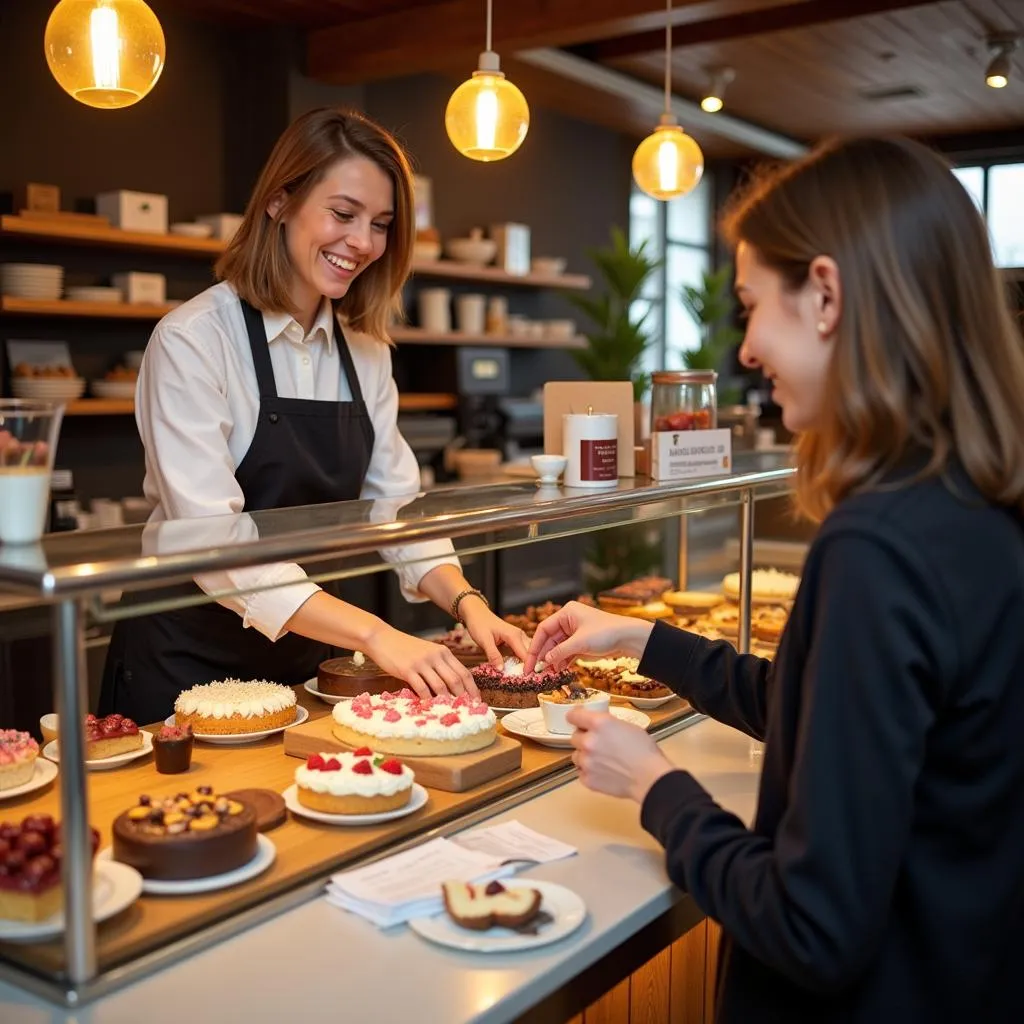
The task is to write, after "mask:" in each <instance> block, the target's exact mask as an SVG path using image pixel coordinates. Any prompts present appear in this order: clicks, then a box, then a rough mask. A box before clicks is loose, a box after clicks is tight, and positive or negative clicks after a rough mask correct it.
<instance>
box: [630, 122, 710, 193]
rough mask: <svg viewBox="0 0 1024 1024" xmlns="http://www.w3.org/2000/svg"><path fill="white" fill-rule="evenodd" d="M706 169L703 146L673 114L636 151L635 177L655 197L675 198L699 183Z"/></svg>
mask: <svg viewBox="0 0 1024 1024" xmlns="http://www.w3.org/2000/svg"><path fill="white" fill-rule="evenodd" d="M703 173H704V154H703V153H702V152H701V151H700V146H698V145H697V143H696V142H695V141H694V140H693V139H692V138H691V137H690V136H689V135H687V134H686V132H684V131H683V129H682V128H680V126H679V125H678V124H675V123H674V122H673V120H672V118H671V117H670V115H665V116H663V117H662V119H661V124H660V125H658V127H657V128H656V129H655V130H654V131H653V132H652V133H651V134H650V135H648V136H647V138H646V139H644V141H643V142H641V143H640V145H639V146H637V148H636V152H635V153H634V154H633V179H634V181H636V183H637V186H638V187H639V188H640V190H641V191H643V192H646V193H647V195H649V196H651V197H652V198H654V199H674V198H675V197H676V196H682V195H685V194H686V193H687V192H690V191H692V190H693V189H694V188H696V187H697V184H698V183H699V182H700V179H701V175H702V174H703Z"/></svg>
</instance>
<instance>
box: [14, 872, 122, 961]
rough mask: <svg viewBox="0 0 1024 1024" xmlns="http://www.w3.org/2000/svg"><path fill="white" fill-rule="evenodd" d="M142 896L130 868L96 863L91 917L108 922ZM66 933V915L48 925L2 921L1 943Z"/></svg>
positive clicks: (49, 919) (36, 922)
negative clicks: (109, 918) (108, 919)
mask: <svg viewBox="0 0 1024 1024" xmlns="http://www.w3.org/2000/svg"><path fill="white" fill-rule="evenodd" d="M141 892H142V875H140V874H139V873H138V871H136V870H135V868H130V867H128V865H127V864H115V863H113V862H108V863H102V862H100V860H99V858H97V860H96V866H95V870H94V872H93V882H92V916H93V920H94V921H106V919H107V918H108V917H113V916H114V915H115V914H117V913H120V911H122V910H124V909H126V908H127V907H130V906H131V905H132V904H133V903H134V902H135V901H136V900H137V899H138V898H139V894H140V893H141ZM63 933H64V911H63V910H60V911H58V912H57V913H56V914H54V915H53V916H52V917H48V918H46V920H45V921H7V920H3V919H0V941H3V942H41V941H42V940H43V939H55V938H57V937H58V936H60V935H62V934H63Z"/></svg>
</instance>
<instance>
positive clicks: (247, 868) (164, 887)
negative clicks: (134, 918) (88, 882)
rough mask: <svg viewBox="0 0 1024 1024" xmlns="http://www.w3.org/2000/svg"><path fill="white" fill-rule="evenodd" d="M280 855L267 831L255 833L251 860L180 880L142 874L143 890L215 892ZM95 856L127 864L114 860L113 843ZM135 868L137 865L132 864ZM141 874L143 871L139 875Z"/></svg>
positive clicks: (102, 860) (187, 893)
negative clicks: (145, 876)
mask: <svg viewBox="0 0 1024 1024" xmlns="http://www.w3.org/2000/svg"><path fill="white" fill-rule="evenodd" d="M276 857H277V847H275V846H274V844H273V842H271V840H270V839H268V838H267V837H266V836H265V835H262V834H260V835H258V836H257V837H256V856H255V857H253V859H252V860H251V861H249V863H248V864H243V865H242V866H241V867H240V868H235V869H234V870H233V871H225V872H224V873H223V874H221V875H208V876H207V877H206V878H186V879H182V880H180V881H175V882H168V881H165V880H163V879H160V880H158V879H155V878H143V879H142V891H143V892H144V893H148V894H149V895H150V896H193V895H195V894H196V893H201V892H215V891H216V890H218V889H227V888H228V887H229V886H232V885H239V884H240V883H241V882H248V881H249V879H250V878H255V877H256V876H257V875H261V874H263V872H264V871H266V870H267V868H269V867H270V865H271V864H273V863H274V860H275V858H276ZM96 860H97V861H98V862H99V863H101V864H106V865H107V866H111V865H114V866H116V867H119V868H121V867H125V865H124V864H121V863H120V862H119V861H116V860H114V851H113V849H111V847H109V846H108V847H107V848H106V849H104V850H100V852H99V853H98V854H96ZM128 870H129V871H134V870H135V869H134V868H129V869H128ZM139 877H140V878H141V877H142V876H141V875H140V876H139Z"/></svg>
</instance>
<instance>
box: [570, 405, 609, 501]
mask: <svg viewBox="0 0 1024 1024" xmlns="http://www.w3.org/2000/svg"><path fill="white" fill-rule="evenodd" d="M562 454H563V455H565V458H566V460H567V461H566V466H565V486H566V487H615V486H616V484H617V483H618V480H619V417H618V416H616V415H615V414H614V413H592V412H586V413H566V414H565V415H564V416H563V417H562Z"/></svg>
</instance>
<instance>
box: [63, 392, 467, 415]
mask: <svg viewBox="0 0 1024 1024" xmlns="http://www.w3.org/2000/svg"><path fill="white" fill-rule="evenodd" d="M458 403H459V399H458V396H457V395H442V394H429V393H426V394H407V395H399V396H398V411H399V412H445V411H447V410H449V409H454V408H455V407H456V406H457V405H458ZM134 412H135V402H134V401H133V400H132V399H130V398H76V399H75V400H74V401H72V402H68V403H67V405H65V407H64V415H65V416H131V415H132V414H133V413H134Z"/></svg>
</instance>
